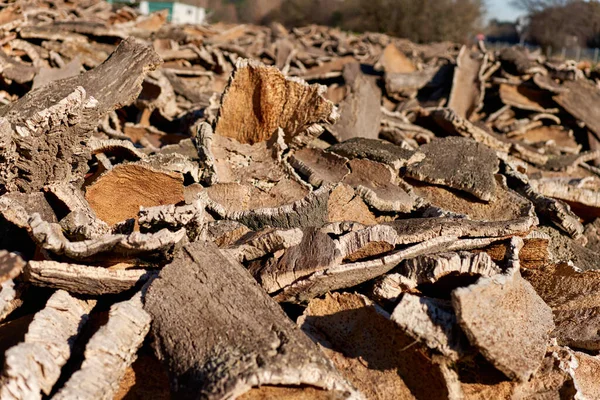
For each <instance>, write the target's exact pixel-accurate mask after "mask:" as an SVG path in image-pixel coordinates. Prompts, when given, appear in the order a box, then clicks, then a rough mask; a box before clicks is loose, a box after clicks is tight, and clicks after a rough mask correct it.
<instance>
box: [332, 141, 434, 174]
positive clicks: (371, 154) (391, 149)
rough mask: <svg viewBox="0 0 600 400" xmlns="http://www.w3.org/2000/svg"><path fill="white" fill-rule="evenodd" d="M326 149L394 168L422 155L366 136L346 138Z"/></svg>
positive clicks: (343, 155)
mask: <svg viewBox="0 0 600 400" xmlns="http://www.w3.org/2000/svg"><path fill="white" fill-rule="evenodd" d="M327 151H328V152H331V153H335V154H338V155H340V156H342V157H346V158H348V159H355V158H367V159H369V160H371V161H377V162H380V163H383V164H387V165H389V166H390V167H392V168H394V169H395V170H399V169H400V168H402V167H404V166H406V165H408V164H411V163H414V162H417V161H420V160H422V159H423V157H424V156H423V154H422V153H419V152H415V151H411V150H407V149H405V148H402V147H400V146H397V145H394V144H390V143H387V142H384V141H383V140H376V139H366V138H353V139H350V140H346V141H344V142H342V143H338V144H335V145H333V146H331V147H329V148H328V149H327Z"/></svg>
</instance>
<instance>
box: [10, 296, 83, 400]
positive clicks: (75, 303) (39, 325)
mask: <svg viewBox="0 0 600 400" xmlns="http://www.w3.org/2000/svg"><path fill="white" fill-rule="evenodd" d="M94 305H95V301H83V300H78V299H76V298H74V297H71V296H70V295H69V294H68V293H67V292H65V291H62V290H59V291H57V292H55V293H54V294H53V295H52V296H51V297H50V299H48V302H47V303H46V307H45V308H44V309H43V310H42V311H40V312H38V313H37V314H36V315H35V317H34V318H33V321H32V322H31V324H30V325H29V329H28V331H27V334H26V335H25V340H24V342H23V343H19V344H18V345H16V346H14V347H12V348H10V349H9V350H7V352H6V353H5V360H4V371H3V373H2V378H1V379H0V382H1V387H0V396H1V397H2V398H6V399H23V398H32V399H35V398H38V399H39V398H41V397H42V393H43V394H45V395H49V394H50V392H51V391H52V387H53V386H54V384H55V383H56V381H58V378H59V377H60V373H61V368H62V367H63V365H65V364H66V362H67V361H68V360H69V357H70V356H71V350H72V347H73V344H74V341H75V338H76V337H77V335H78V334H79V332H80V330H81V328H82V326H83V324H84V323H85V321H86V320H87V318H88V313H89V312H90V311H91V309H92V308H93V306H94Z"/></svg>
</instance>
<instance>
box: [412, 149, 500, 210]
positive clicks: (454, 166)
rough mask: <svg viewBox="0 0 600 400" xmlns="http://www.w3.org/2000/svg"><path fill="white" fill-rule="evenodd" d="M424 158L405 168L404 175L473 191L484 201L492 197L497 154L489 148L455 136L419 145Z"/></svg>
mask: <svg viewBox="0 0 600 400" xmlns="http://www.w3.org/2000/svg"><path fill="white" fill-rule="evenodd" d="M419 150H420V151H421V152H423V153H424V154H425V158H424V159H423V160H421V161H419V162H416V163H412V164H409V165H408V166H407V167H406V176H408V177H410V178H413V179H417V180H419V181H424V182H429V183H433V184H437V185H443V186H447V187H450V188H453V189H458V190H461V191H464V192H467V193H470V194H472V195H473V196H475V197H477V198H478V199H480V200H483V201H490V200H493V199H494V195H495V192H496V179H495V177H494V174H496V173H497V172H498V157H496V154H495V152H494V151H492V150H491V149H490V148H489V147H487V146H485V145H483V144H481V143H477V142H476V141H474V140H470V139H466V138H458V137H447V138H443V139H437V140H434V141H432V142H431V143H427V144H424V145H422V146H421V147H420V148H419Z"/></svg>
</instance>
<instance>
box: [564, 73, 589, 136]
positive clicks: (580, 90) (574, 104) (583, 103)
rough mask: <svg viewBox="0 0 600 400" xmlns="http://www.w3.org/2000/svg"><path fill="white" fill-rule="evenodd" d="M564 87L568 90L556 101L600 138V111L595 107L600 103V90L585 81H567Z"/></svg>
mask: <svg viewBox="0 0 600 400" xmlns="http://www.w3.org/2000/svg"><path fill="white" fill-rule="evenodd" d="M562 87H563V88H565V89H568V90H567V91H566V92H564V93H561V94H559V95H557V96H554V101H556V102H557V103H558V104H560V105H561V106H562V107H563V108H564V109H565V110H567V112H568V113H569V114H571V115H572V116H574V117H575V118H577V119H578V120H580V121H581V122H583V123H584V124H585V125H586V126H587V127H588V128H589V129H590V130H591V131H592V132H594V133H595V134H596V137H600V111H598V109H597V108H596V107H595V106H594V104H598V102H599V101H600V90H599V89H598V88H597V87H596V86H595V85H594V84H592V83H590V82H588V81H587V80H585V79H578V80H573V81H566V82H564V83H563V85H562Z"/></svg>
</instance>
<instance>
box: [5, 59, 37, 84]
mask: <svg viewBox="0 0 600 400" xmlns="http://www.w3.org/2000/svg"><path fill="white" fill-rule="evenodd" d="M36 73H37V68H35V67H34V66H32V65H30V64H25V63H23V62H21V61H18V60H15V59H13V58H11V57H9V56H8V55H6V53H4V51H0V75H1V76H2V77H3V78H4V79H5V80H7V81H8V82H10V81H15V82H17V83H27V82H31V81H32V80H33V77H34V76H35V74H36Z"/></svg>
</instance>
